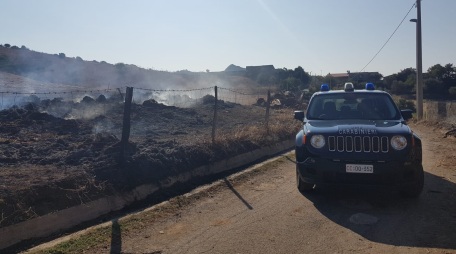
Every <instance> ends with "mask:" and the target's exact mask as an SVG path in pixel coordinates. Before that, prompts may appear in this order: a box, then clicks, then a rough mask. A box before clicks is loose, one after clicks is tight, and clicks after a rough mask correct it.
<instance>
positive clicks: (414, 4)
mask: <svg viewBox="0 0 456 254" xmlns="http://www.w3.org/2000/svg"><path fill="white" fill-rule="evenodd" d="M418 1H419V0H418ZM415 6H416V2H415V3H413V5H412V7H411V8H410V10H409V11H408V12H407V14H405V17H404V18H403V19H402V21H401V23H399V25H398V26H397V27H396V29H394V32H393V33H392V34H391V35H390V37H389V38H388V40H386V42H385V43H384V44H383V46H382V47H381V48H380V50H379V51H378V52H377V53H376V54H375V55H374V57H372V59H371V60H370V61H369V62H368V63H367V64H366V65H365V66H364V67H363V68H362V69H361V71H360V72H363V71H364V69H366V67H367V66H368V65H369V64H370V63H371V62H372V61H374V59H375V58H376V57H377V56H378V54H379V53H380V52H381V51H382V50H383V48H384V47H385V46H386V44H388V42H389V41H390V40H391V38H392V37H393V36H394V34H395V33H396V31H397V30H398V29H399V27H400V26H401V25H402V23H404V20H405V19H406V18H407V16H408V15H409V13H410V12H411V11H412V9H413V7H415Z"/></svg>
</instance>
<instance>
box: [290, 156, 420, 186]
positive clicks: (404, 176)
mask: <svg viewBox="0 0 456 254" xmlns="http://www.w3.org/2000/svg"><path fill="white" fill-rule="evenodd" d="M347 164H361V165H372V166H373V169H374V170H373V173H347V172H346V165H347ZM418 168H419V165H415V164H413V163H412V162H397V161H385V162H378V161H353V160H350V161H344V160H332V159H326V158H313V157H308V158H306V160H305V161H304V162H298V163H297V170H298V171H299V177H300V178H301V180H302V181H304V182H306V183H311V184H317V185H320V184H330V185H363V186H390V187H399V188H404V187H407V186H408V185H412V184H414V183H415V181H416V175H417V174H418V173H417V170H418Z"/></svg>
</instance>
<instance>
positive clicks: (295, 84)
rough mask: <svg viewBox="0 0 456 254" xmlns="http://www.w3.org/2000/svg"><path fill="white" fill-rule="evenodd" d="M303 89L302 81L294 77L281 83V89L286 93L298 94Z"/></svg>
mask: <svg viewBox="0 0 456 254" xmlns="http://www.w3.org/2000/svg"><path fill="white" fill-rule="evenodd" d="M301 87H302V81H301V80H299V79H297V78H294V77H289V78H287V79H285V80H282V82H281V83H280V89H281V90H285V91H292V92H297V91H299V90H300V89H301Z"/></svg>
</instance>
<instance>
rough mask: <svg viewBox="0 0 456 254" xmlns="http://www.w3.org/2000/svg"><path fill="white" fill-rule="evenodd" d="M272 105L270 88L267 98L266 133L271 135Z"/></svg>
mask: <svg viewBox="0 0 456 254" xmlns="http://www.w3.org/2000/svg"><path fill="white" fill-rule="evenodd" d="M270 107H271V90H268V98H267V99H266V116H265V123H266V126H265V127H266V135H269V108H270Z"/></svg>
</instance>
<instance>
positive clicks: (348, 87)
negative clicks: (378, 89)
mask: <svg viewBox="0 0 456 254" xmlns="http://www.w3.org/2000/svg"><path fill="white" fill-rule="evenodd" d="M344 90H345V92H353V91H354V90H355V87H354V86H353V83H351V82H347V83H345V85H344Z"/></svg>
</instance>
